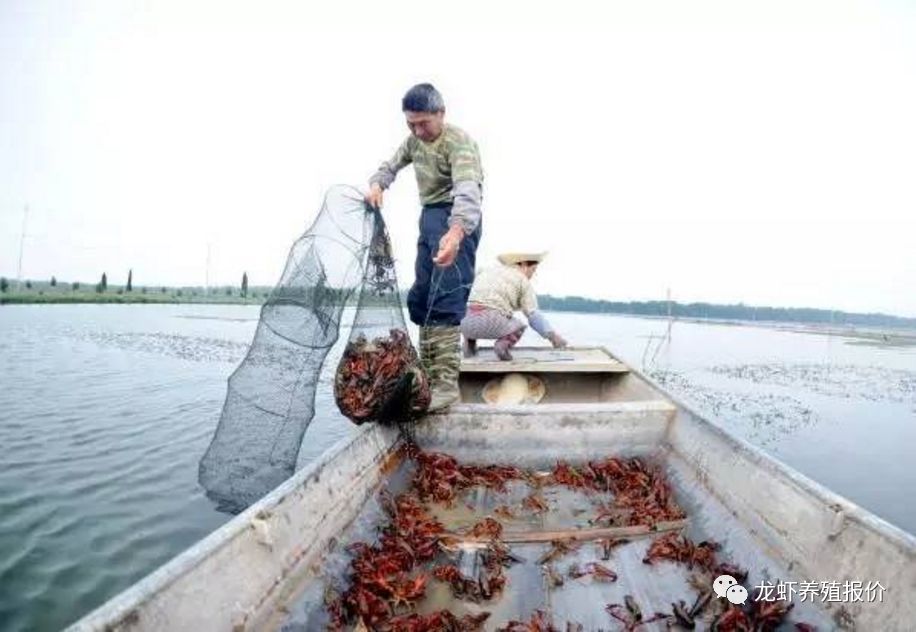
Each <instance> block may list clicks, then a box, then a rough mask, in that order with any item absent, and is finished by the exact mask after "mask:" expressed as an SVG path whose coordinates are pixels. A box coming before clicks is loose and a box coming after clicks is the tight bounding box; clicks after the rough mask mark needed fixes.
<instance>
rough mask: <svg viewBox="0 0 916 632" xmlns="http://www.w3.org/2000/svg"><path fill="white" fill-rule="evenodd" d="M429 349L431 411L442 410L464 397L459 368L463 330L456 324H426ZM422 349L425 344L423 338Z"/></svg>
mask: <svg viewBox="0 0 916 632" xmlns="http://www.w3.org/2000/svg"><path fill="white" fill-rule="evenodd" d="M425 329H426V330H427V332H426V336H425V338H426V341H427V344H428V348H429V353H430V370H429V371H428V374H431V375H430V388H431V390H432V401H430V404H429V410H430V412H435V411H441V410H444V409H446V408H448V407H449V406H451V405H452V404H454V403H456V402H458V401H459V400H460V399H461V391H460V390H459V388H458V372H459V370H460V368H461V352H460V343H461V332H460V330H459V328H458V327H457V326H448V325H442V326H436V327H426V328H425ZM420 346H421V349H422V347H423V344H422V338H421V345H420Z"/></svg>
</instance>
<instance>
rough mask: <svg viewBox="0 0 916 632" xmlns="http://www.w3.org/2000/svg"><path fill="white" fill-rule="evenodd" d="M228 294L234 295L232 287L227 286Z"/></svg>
mask: <svg viewBox="0 0 916 632" xmlns="http://www.w3.org/2000/svg"><path fill="white" fill-rule="evenodd" d="M226 296H232V287H227V288H226Z"/></svg>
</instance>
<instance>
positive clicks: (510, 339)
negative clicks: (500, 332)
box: [493, 327, 525, 362]
mask: <svg viewBox="0 0 916 632" xmlns="http://www.w3.org/2000/svg"><path fill="white" fill-rule="evenodd" d="M523 333H525V327H522V328H521V329H518V330H516V331H513V332H512V333H511V334H506V335H505V336H503V337H502V338H497V340H496V342H495V343H493V351H495V352H496V357H497V358H499V359H500V360H503V361H504V362H508V361H510V360H511V359H512V354H511V353H509V349H511V348H512V347H514V346H515V344H516V343H517V342H518V341H519V340H521V338H522V334H523Z"/></svg>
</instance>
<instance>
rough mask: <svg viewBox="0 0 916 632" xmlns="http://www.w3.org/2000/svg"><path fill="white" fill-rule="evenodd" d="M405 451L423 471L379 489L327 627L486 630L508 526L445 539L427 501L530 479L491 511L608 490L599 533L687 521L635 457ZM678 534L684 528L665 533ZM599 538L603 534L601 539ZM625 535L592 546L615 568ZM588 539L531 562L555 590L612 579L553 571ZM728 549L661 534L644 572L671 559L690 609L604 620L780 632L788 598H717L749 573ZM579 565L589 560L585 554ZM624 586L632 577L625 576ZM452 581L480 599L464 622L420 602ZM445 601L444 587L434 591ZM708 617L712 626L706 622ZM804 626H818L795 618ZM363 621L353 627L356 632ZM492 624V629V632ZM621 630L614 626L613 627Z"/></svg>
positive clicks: (624, 608) (539, 628) (587, 567)
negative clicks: (691, 596) (513, 501)
mask: <svg viewBox="0 0 916 632" xmlns="http://www.w3.org/2000/svg"><path fill="white" fill-rule="evenodd" d="M404 454H405V455H406V456H407V457H409V458H410V459H411V460H412V461H413V463H414V465H415V466H416V467H415V470H414V473H413V477H412V479H411V482H410V485H409V487H408V489H407V491H406V492H404V493H402V494H400V495H398V496H396V497H394V498H391V497H390V496H388V495H387V494H385V493H383V495H382V497H381V499H382V500H381V504H382V507H383V508H384V510H385V513H386V514H387V516H388V519H389V520H388V522H387V523H386V524H385V525H384V526H383V527H382V529H381V535H380V538H379V540H378V542H377V543H376V544H374V545H370V544H367V543H364V542H357V543H356V544H353V545H351V546H350V547H349V551H350V552H351V553H352V554H353V558H352V561H351V563H350V572H349V576H348V578H347V588H346V589H345V590H343V591H342V592H341V593H337V592H334V591H330V590H329V592H328V593H327V594H326V596H325V606H326V609H327V612H328V615H329V629H330V630H334V631H341V630H351V629H355V630H367V631H368V630H373V631H377V632H457V631H462V632H465V631H474V630H483V629H484V627H483V626H484V625H485V623H487V622H488V619H489V617H490V613H489V612H487V611H486V610H484V609H483V608H486V604H487V603H490V602H493V601H494V600H496V599H499V597H500V596H501V595H502V593H503V592H504V591H505V589H506V585H507V583H508V579H507V576H506V574H505V573H504V568H506V567H508V566H510V565H512V564H514V563H518V562H523V560H520V559H519V558H518V557H516V556H515V555H514V554H513V553H512V550H511V548H510V547H509V546H507V544H506V543H505V542H503V541H502V540H501V538H502V537H503V536H504V533H503V531H504V530H503V524H502V523H501V522H500V521H499V520H497V519H496V518H494V517H493V516H486V517H484V518H483V519H481V520H479V521H478V522H477V523H475V524H473V525H472V526H470V527H467V528H465V529H464V530H463V531H460V532H457V533H455V532H453V533H448V532H447V530H446V526H445V525H443V524H442V522H440V521H439V520H438V519H436V518H435V517H434V516H433V515H432V513H431V509H430V504H436V505H438V506H440V507H442V506H444V507H449V506H453V505H454V504H455V502H456V501H457V500H458V499H459V497H460V495H461V493H462V492H463V491H465V490H468V489H471V488H474V487H484V488H487V489H490V490H494V491H497V492H503V491H506V490H507V484H508V483H509V482H510V481H523V482H525V483H527V484H528V485H529V486H530V487H533V488H534V489H535V491H534V492H533V493H532V494H531V495H530V496H528V497H526V498H525V499H524V500H523V501H521V502H520V503H518V504H517V505H516V506H515V507H514V508H509V507H507V506H505V505H501V506H499V507H498V508H497V510H494V512H493V513H494V515H496V516H500V517H506V518H510V519H511V518H512V517H514V516H515V512H516V511H517V512H528V513H529V514H530V515H535V514H540V513H543V512H546V511H549V510H550V504H549V503H548V502H547V501H545V499H544V495H543V494H542V493H541V492H542V490H543V488H544V487H546V486H562V487H567V488H572V489H577V490H582V491H584V492H585V493H586V495H588V496H590V497H593V498H598V499H600V496H601V495H600V492H610V493H611V495H612V497H613V500H614V502H613V504H612V505H605V504H601V503H600V502H598V503H594V500H593V506H596V510H597V511H596V514H595V515H594V517H593V518H592V520H591V521H590V522H591V523H592V524H593V525H595V526H596V528H598V529H602V530H604V531H606V530H607V529H604V528H605V527H622V528H629V527H634V526H636V527H645V528H647V530H649V531H651V530H654V529H655V528H657V527H658V525H660V524H661V523H665V522H668V523H669V524H676V521H679V520H681V519H683V518H684V517H685V513H684V511H683V510H682V509H681V508H680V507H679V506H678V504H677V503H676V501H675V499H674V495H673V492H672V490H671V488H670V486H669V484H668V482H667V480H666V479H665V477H664V475H663V473H662V472H661V470H660V469H659V468H657V467H654V466H651V465H649V464H647V463H646V462H644V461H643V460H641V459H638V458H630V459H622V458H608V459H604V460H602V461H594V462H589V463H586V464H584V465H577V466H573V465H570V464H566V463H557V464H556V466H555V467H554V468H553V469H552V470H551V471H549V472H543V473H537V472H533V471H526V470H522V469H520V468H517V467H512V466H503V465H467V464H461V463H459V462H458V461H457V460H456V459H455V458H454V457H452V456H449V455H447V454H442V453H435V452H423V451H421V450H420V449H419V448H418V447H416V446H415V445H412V444H408V445H407V446H406V448H405V449H404ZM667 528H677V527H671V526H669V527H667ZM602 537H603V536H602ZM462 540H463V541H464V542H473V543H474V549H473V551H475V552H474V553H472V554H473V555H475V556H476V557H475V561H476V563H475V564H473V565H471V566H472V567H473V571H472V572H471V576H468V575H466V574H464V573H465V572H467V570H465V571H462V568H464V569H467V568H468V565H462V564H461V563H460V561H461V560H462V559H464V558H462V557H461V556H463V555H466V554H467V552H468V549H465V548H462V547H463V546H466V545H462V543H461V541H462ZM628 543H629V540H626V539H622V538H611V537H603V539H598V540H596V541H594V542H592V543H591V544H589V546H592V547H595V545H597V546H596V547H595V548H594V549H592V550H594V551H595V556H596V557H597V556H599V555H600V557H601V559H602V560H604V561H605V562H610V560H611V556H612V551H613V550H615V549H616V548H617V547H620V546H623V545H625V544H628ZM584 544H585V543H583V542H575V541H573V540H572V539H567V540H554V541H553V542H551V543H550V547H549V549H548V550H547V552H546V553H544V554H543V555H542V556H541V557H540V558H538V559H537V560H534V559H532V560H529V561H531V562H534V563H535V564H536V565H538V566H540V567H541V568H542V571H543V573H544V576H545V577H546V579H547V582H548V585H550V586H553V587H554V588H559V587H561V586H563V585H564V583H565V582H586V581H587V582H591V583H607V584H613V583H615V582H617V581H618V573H617V572H616V571H615V570H614V569H613V568H611V567H610V565H605V564H602V563H600V562H597V561H590V562H587V563H585V564H581V565H580V564H575V563H571V564H568V565H567V568H566V570H565V572H559V571H558V570H557V565H558V563H559V562H560V561H561V560H562V558H563V557H565V556H566V555H567V554H569V553H570V552H572V551H574V550H577V549H578V548H580V547H581V546H583V545H584ZM719 549H720V546H719V545H718V544H717V543H715V542H712V541H703V542H699V543H694V542H693V541H691V540H690V539H688V538H687V537H685V536H683V535H681V534H680V533H678V532H677V531H671V532H670V533H667V534H665V535H661V536H660V537H657V538H656V539H655V540H654V541H653V542H652V544H651V545H650V546H649V548H648V551H647V553H646V556H645V559H644V560H643V561H644V562H645V563H646V564H647V565H652V564H657V563H661V562H670V563H676V564H683V565H686V566H687V568H688V569H690V570H692V571H694V575H692V576H691V582H690V583H691V587H692V588H693V589H695V590H696V591H697V596H696V599H695V600H694V601H693V603H692V604H688V603H686V602H685V601H683V600H672V601H671V609H670V610H667V611H665V612H659V611H656V612H654V613H652V612H644V611H643V608H642V607H641V606H640V605H639V604H638V603H637V601H636V599H635V598H634V597H633V596H632V595H626V596H625V599H624V600H623V603H611V604H607V606H606V608H605V612H606V613H607V615H608V625H609V626H612V625H614V624H615V623H616V624H617V625H618V627H621V628H622V629H623V630H626V631H628V632H629V631H636V630H643V629H646V630H648V629H653V628H651V627H649V624H652V623H655V624H656V627H658V625H663V626H667V627H668V628H673V629H695V628H696V626H697V624H698V623H699V622H700V621H701V617H702V620H703V621H705V622H707V623H709V624H710V625H711V626H712V627H711V628H710V629H712V630H717V631H718V632H742V631H745V630H746V631H748V632H750V631H752V630H753V631H757V630H760V631H767V630H775V629H776V628H777V627H779V626H780V625H781V624H783V623H785V622H786V619H787V618H788V615H789V612H790V610H791V609H792V608H791V605H790V604H786V603H785V602H773V603H765V602H750V601H749V602H748V605H747V606H744V607H740V606H733V605H731V604H729V603H727V600H723V599H715V598H713V596H712V591H711V586H712V580H713V579H714V578H715V577H716V576H718V575H731V576H733V577H735V578H736V579H737V580H738V582H739V583H743V582H744V581H745V580H746V578H747V571H745V570H743V569H741V568H739V567H738V566H736V565H734V564H731V563H729V562H727V561H724V560H722V559H720V557H719ZM580 559H581V558H580ZM624 579H625V578H624ZM437 582H438V583H439V584H440V588H441V585H444V586H447V590H449V592H450V593H451V594H452V596H453V597H454V598H455V599H457V600H460V601H462V602H464V603H473V604H477V609H476V610H475V611H474V612H473V613H471V614H464V615H463V616H458V615H456V614H454V613H453V612H451V611H450V610H447V609H440V610H434V611H431V612H430V610H431V608H430V604H429V603H428V602H427V603H426V604H424V605H425V607H424V608H421V610H422V613H421V612H418V611H417V605H418V604H419V603H420V602H421V601H423V600H424V599H425V598H427V597H428V595H427V590H428V588H429V587H430V586H431V585H432V584H434V583H437ZM437 592H438V593H439V594H440V595H441V589H437ZM710 622H711V623H710ZM795 625H796V629H798V630H806V631H807V630H813V629H814V628H812V627H811V626H807V625H806V624H804V623H796V624H795ZM354 626H355V628H354ZM487 629H491V628H487ZM495 629H497V630H500V631H502V630H504V631H506V632H560V630H561V629H560V628H556V627H555V626H554V624H553V622H552V621H551V620H550V617H549V616H548V615H547V614H546V613H544V612H542V611H535V612H534V613H533V614H531V616H530V619H528V620H514V621H509V622H508V623H506V624H504V626H503V627H499V628H495ZM564 629H566V630H583V627H582V626H581V625H580V624H578V623H575V622H572V621H570V622H566V627H565V628H564ZM612 629H613V628H612Z"/></svg>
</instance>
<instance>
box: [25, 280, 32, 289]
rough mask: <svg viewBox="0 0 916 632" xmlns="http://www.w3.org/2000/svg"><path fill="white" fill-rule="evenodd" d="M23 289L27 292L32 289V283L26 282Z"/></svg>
mask: <svg viewBox="0 0 916 632" xmlns="http://www.w3.org/2000/svg"><path fill="white" fill-rule="evenodd" d="M25 289H27V290H31V289H32V282H31V281H26V282H25Z"/></svg>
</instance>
